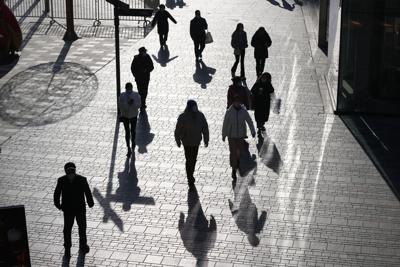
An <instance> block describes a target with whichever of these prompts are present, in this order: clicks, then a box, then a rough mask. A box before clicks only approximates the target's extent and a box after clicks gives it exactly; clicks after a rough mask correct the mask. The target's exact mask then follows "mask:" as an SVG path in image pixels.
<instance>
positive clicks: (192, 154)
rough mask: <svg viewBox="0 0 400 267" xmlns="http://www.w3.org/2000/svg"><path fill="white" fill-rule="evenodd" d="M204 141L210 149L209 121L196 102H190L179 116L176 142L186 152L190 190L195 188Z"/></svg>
mask: <svg viewBox="0 0 400 267" xmlns="http://www.w3.org/2000/svg"><path fill="white" fill-rule="evenodd" d="M202 136H203V139H204V146H205V147H208V141H209V132H208V124H207V120H206V118H205V116H204V114H203V113H202V112H200V111H199V110H198V107H197V103H196V101H194V100H188V101H187V104H186V108H185V111H184V112H183V113H182V114H181V115H179V117H178V122H177V123H176V127H175V141H176V144H177V145H178V147H181V144H183V148H184V150H185V158H186V175H187V179H188V185H189V189H191V190H192V189H193V188H194V182H195V178H194V176H193V174H194V170H195V167H196V161H197V154H198V151H199V145H200V142H201V140H202Z"/></svg>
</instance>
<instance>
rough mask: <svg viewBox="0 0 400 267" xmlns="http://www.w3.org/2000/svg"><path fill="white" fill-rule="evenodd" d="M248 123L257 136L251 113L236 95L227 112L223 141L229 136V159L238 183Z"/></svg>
mask: <svg viewBox="0 0 400 267" xmlns="http://www.w3.org/2000/svg"><path fill="white" fill-rule="evenodd" d="M246 123H247V125H248V126H249V128H250V131H251V135H252V136H253V137H255V136H256V131H255V129H254V125H253V121H252V120H251V118H250V115H249V113H248V112H247V110H246V109H245V108H244V106H243V105H242V103H241V101H240V96H238V95H236V96H234V99H233V104H232V105H231V106H230V107H229V108H228V110H227V111H226V113H225V117H224V122H223V125H222V141H224V142H225V139H226V137H228V143H229V153H230V154H229V159H230V160H229V161H230V166H231V167H232V179H233V182H234V183H236V178H237V176H236V172H237V170H238V168H239V158H240V153H241V151H242V150H243V149H244V139H245V138H246V137H247V133H246V132H247V130H246Z"/></svg>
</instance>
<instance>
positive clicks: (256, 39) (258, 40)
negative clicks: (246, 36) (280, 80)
mask: <svg viewBox="0 0 400 267" xmlns="http://www.w3.org/2000/svg"><path fill="white" fill-rule="evenodd" d="M261 33H262V32H261ZM271 44H272V41H271V37H269V35H268V33H266V34H260V33H259V32H258V31H257V32H256V33H255V34H254V35H253V37H252V38H251V46H252V47H254V57H255V58H263V59H264V58H268V47H270V46H271Z"/></svg>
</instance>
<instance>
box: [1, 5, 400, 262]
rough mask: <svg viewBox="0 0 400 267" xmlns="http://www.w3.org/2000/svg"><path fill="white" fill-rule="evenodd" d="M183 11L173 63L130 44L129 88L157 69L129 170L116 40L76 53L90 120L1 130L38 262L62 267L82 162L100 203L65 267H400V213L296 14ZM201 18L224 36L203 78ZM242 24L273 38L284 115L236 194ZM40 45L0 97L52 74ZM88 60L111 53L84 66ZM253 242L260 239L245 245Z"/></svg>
mask: <svg viewBox="0 0 400 267" xmlns="http://www.w3.org/2000/svg"><path fill="white" fill-rule="evenodd" d="M185 3H186V5H184V6H183V7H182V8H179V7H177V8H174V9H173V10H172V11H171V13H172V15H173V16H174V17H175V18H176V20H177V21H178V24H177V25H174V24H172V25H171V27H170V35H169V40H168V49H169V50H168V53H165V52H164V53H163V52H160V51H159V45H158V36H157V34H156V32H155V31H153V32H151V33H150V34H149V35H148V36H147V37H146V38H145V39H143V40H140V41H138V42H136V43H134V44H132V43H129V42H128V43H127V47H128V45H129V49H128V48H126V49H125V50H124V52H123V53H122V54H121V55H122V58H121V61H122V84H124V83H125V82H127V81H132V76H131V74H130V62H131V60H132V56H133V54H134V53H136V51H137V48H139V47H140V46H146V47H147V49H148V53H149V54H150V55H151V56H152V57H153V58H154V59H157V63H156V62H155V65H156V66H155V70H154V72H153V73H152V79H151V82H150V88H149V96H148V109H147V112H146V113H141V114H140V117H139V121H138V128H137V131H138V139H137V140H138V146H139V151H137V152H136V154H135V160H134V161H127V160H126V157H125V154H126V150H125V142H124V133H123V128H122V126H119V125H118V124H116V104H115V65H114V61H112V63H111V64H108V65H105V66H104V64H105V63H106V62H107V61H109V60H111V59H112V58H113V51H114V50H113V46H112V45H113V44H112V41H113V40H112V39H82V40H79V41H77V42H75V43H74V44H73V47H71V49H70V50H69V52H68V55H67V56H66V60H65V61H66V62H67V61H70V62H75V63H79V64H81V65H84V66H86V67H87V68H89V69H90V70H91V71H92V72H94V73H95V75H96V77H97V82H98V88H97V91H96V94H95V95H94V96H93V99H92V100H91V102H90V103H89V104H87V105H86V106H85V107H84V108H83V109H82V110H81V111H79V112H77V113H74V114H73V115H72V116H70V117H68V118H66V119H64V120H58V121H56V122H54V123H51V124H42V125H40V126H30V127H24V128H17V127H8V126H7V125H6V124H5V123H3V124H2V129H3V132H4V131H5V132H6V134H7V133H10V132H12V131H14V132H12V134H13V135H12V137H11V139H8V140H7V142H6V143H5V144H3V145H2V151H1V156H0V165H1V168H0V177H1V180H0V205H1V206H4V205H15V204H23V205H25V207H26V212H27V221H28V235H29V241H30V251H31V258H32V262H33V265H34V266H57V265H61V264H64V266H65V265H66V264H67V261H66V260H65V258H63V247H62V243H63V240H62V225H63V220H62V214H61V213H60V212H59V211H58V210H57V209H56V208H55V207H54V206H53V204H52V197H53V190H54V187H55V183H56V178H58V177H59V176H61V175H62V174H63V169H62V168H63V165H64V163H65V162H67V161H74V162H75V163H76V165H77V168H78V169H77V170H78V172H79V173H81V174H82V175H84V176H86V177H87V178H88V180H89V183H90V186H91V188H92V189H93V194H94V197H95V200H96V201H95V206H94V208H93V209H90V210H88V212H87V218H88V231H87V232H88V242H89V245H90V247H91V250H90V252H89V254H87V255H86V257H81V256H78V253H77V246H78V240H77V238H78V237H77V229H76V227H75V228H74V232H73V249H72V258H71V260H70V262H69V264H71V265H76V264H77V265H78V266H79V265H83V264H84V265H86V266H136V265H137V266H195V265H196V264H198V265H199V266H398V265H399V263H400V254H399V251H400V246H399V243H398V240H399V237H400V227H399V225H400V205H399V202H398V200H397V199H396V197H395V196H394V195H393V193H392V192H391V191H390V189H389V187H388V186H387V185H386V184H385V182H384V180H383V179H382V177H381V176H380V174H379V173H378V171H377V170H376V168H375V167H374V165H373V164H372V162H371V161H370V160H369V158H368V157H367V155H366V154H365V153H364V151H363V150H362V149H361V147H360V146H359V145H358V144H357V142H356V141H355V140H354V138H353V137H352V135H351V134H350V132H349V131H348V130H347V128H346V127H345V126H344V124H343V123H342V122H341V120H340V119H339V118H338V117H336V116H334V115H333V114H331V113H329V112H328V111H329V109H328V108H327V106H324V103H325V101H324V100H323V98H324V97H321V91H322V95H324V94H323V91H324V88H320V85H321V83H320V76H319V74H320V72H319V70H318V68H317V67H319V65H320V62H319V60H318V57H315V55H317V53H316V51H315V50H314V49H315V45H314V43H312V42H313V40H314V39H313V38H312V36H311V34H310V33H309V32H308V31H307V27H306V25H307V24H306V17H305V16H304V15H303V11H302V8H300V7H299V6H295V8H294V10H293V11H292V12H290V11H288V10H285V9H281V8H279V7H276V6H273V5H271V4H270V3H269V2H268V1H260V0H249V1H242V0H231V1H228V0H221V1H209V2H207V5H205V4H204V3H203V2H199V1H185ZM196 9H200V10H201V11H202V15H203V17H205V18H206V19H207V21H208V24H209V29H210V31H211V32H212V34H213V37H214V43H213V44H210V45H208V46H207V47H206V49H205V51H204V53H203V58H204V63H205V64H204V66H199V67H198V68H197V69H196V65H195V60H194V51H193V44H192V42H191V40H190V37H189V21H190V19H191V18H192V17H193V15H194V11H195V10H196ZM239 21H240V22H242V23H243V24H244V27H245V30H246V31H247V34H248V38H249V39H250V38H251V36H252V34H253V33H254V32H255V30H256V29H257V28H258V27H259V26H261V25H262V26H264V27H265V28H266V30H267V31H268V32H269V33H270V36H271V38H272V42H273V44H272V47H271V49H270V58H269V59H268V60H267V63H266V71H269V72H270V73H271V74H272V77H273V85H274V87H275V90H276V94H277V96H278V97H279V98H281V99H282V109H281V113H280V114H279V115H277V114H273V113H271V117H270V121H269V122H268V123H267V125H266V128H267V134H268V137H266V138H265V140H264V142H263V143H262V144H256V142H257V141H256V140H252V139H250V140H249V143H250V151H251V153H252V154H256V155H257V167H256V168H255V169H254V171H252V172H251V173H250V174H248V175H247V176H246V177H240V178H239V181H238V185H237V186H236V189H235V191H233V190H232V187H231V178H230V168H229V159H228V154H229V153H228V145H227V143H223V142H222V140H221V127H222V118H223V115H224V112H225V107H226V92H227V87H228V85H229V84H230V67H231V65H232V64H233V61H234V56H233V51H232V49H231V48H230V34H231V33H232V31H233V29H234V28H235V26H236V24H237V23H238V22H239ZM310 38H311V41H310ZM33 40H35V42H33ZM33 43H35V45H37V46H38V47H43V46H44V45H45V44H46V47H47V48H46V49H48V50H44V49H43V50H42V49H39V50H40V51H41V54H36V53H35V52H34V51H37V48H36V49H35V48H34V47H32V48H31V49H29V47H30V46H29V43H28V45H27V46H26V48H24V51H23V53H22V57H21V59H20V62H19V63H18V64H17V66H16V67H15V68H14V69H13V70H12V72H11V73H9V74H7V76H5V77H3V78H2V80H1V83H2V85H3V84H5V83H7V81H8V80H9V79H10V78H11V77H13V75H15V74H16V73H18V72H20V71H21V70H24V69H26V68H27V67H28V66H33V65H37V64H41V63H47V62H55V61H56V59H57V56H58V54H59V51H60V50H61V47H62V44H63V42H62V41H60V40H59V38H53V37H51V36H46V37H44V36H34V37H33V38H32V44H33ZM93 47H96V48H99V49H100V50H99V51H102V50H101V49H104V51H105V52H102V53H101V54H97V55H96V54H93V53H92V54H89V53H90V51H93V50H92V49H91V48H93ZM74 49H76V50H74ZM82 50H83V51H82ZM74 51H75V52H74ZM86 52H87V53H86ZM252 53H253V50H252V49H251V48H249V49H247V51H246V73H247V82H248V85H249V86H251V85H252V83H253V82H254V80H255V63H254V59H253V56H252ZM99 55H100V56H99ZM24 60H26V61H29V62H30V63H24V62H25V61H24ZM96 62H99V63H98V64H96ZM98 66H102V68H99V67H98ZM29 89H30V90H34V89H35V88H34V86H33V85H32V88H29ZM188 98H194V99H196V100H197V102H198V104H199V109H200V110H201V111H202V112H203V113H204V114H205V116H206V117H207V119H208V123H209V127H210V144H209V147H208V148H204V147H200V150H199V157H198V163H197V167H196V172H195V177H196V186H197V190H198V195H196V194H188V191H187V184H186V177H185V168H184V156H183V151H182V149H181V148H177V147H176V146H175V142H174V138H173V130H174V127H175V123H176V118H177V116H178V115H179V113H180V112H182V110H183V109H184V107H185V104H186V101H187V99H188ZM3 125H4V126H3ZM13 129H14V130H13ZM257 145H258V147H259V148H260V153H258V152H257ZM252 217H253V218H256V220H253V219H252ZM263 221H265V223H264V225H262V222H263ZM260 225H262V226H263V227H262V229H257V228H259V226H260ZM252 231H253V232H255V233H256V236H257V239H258V241H259V242H258V241H257V240H256V239H254V238H253V239H252V238H249V236H250V237H251V235H250V234H249V233H251V232H252Z"/></svg>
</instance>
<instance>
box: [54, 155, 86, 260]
mask: <svg viewBox="0 0 400 267" xmlns="http://www.w3.org/2000/svg"><path fill="white" fill-rule="evenodd" d="M64 170H65V173H66V175H64V176H62V177H60V178H58V180H57V186H56V189H55V191H54V205H55V206H56V208H57V209H59V210H62V211H63V212H64V230H63V233H64V247H65V256H68V257H69V256H71V245H72V244H71V231H72V226H73V225H74V220H75V219H76V222H77V224H78V229H79V249H80V250H81V251H82V252H83V253H88V252H89V250H90V249H89V246H88V245H87V238H86V202H87V204H88V206H89V208H91V207H93V205H94V202H93V196H92V192H91V191H90V188H89V185H88V182H87V179H86V178H85V177H83V176H81V175H78V174H76V166H75V164H74V163H72V162H68V163H66V164H65V165H64ZM60 197H61V202H60ZM85 197H86V202H85Z"/></svg>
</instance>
